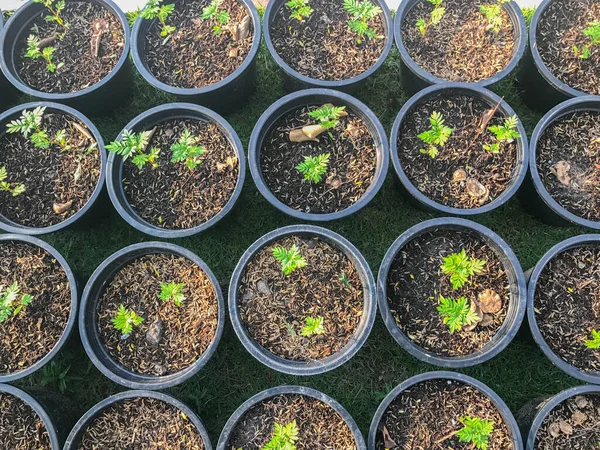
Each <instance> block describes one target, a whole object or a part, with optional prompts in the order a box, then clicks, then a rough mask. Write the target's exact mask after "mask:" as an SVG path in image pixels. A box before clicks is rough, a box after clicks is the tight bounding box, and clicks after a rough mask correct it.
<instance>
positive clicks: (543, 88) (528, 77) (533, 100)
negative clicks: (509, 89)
mask: <svg viewBox="0 0 600 450" xmlns="http://www.w3.org/2000/svg"><path fill="white" fill-rule="evenodd" d="M552 2H553V0H544V1H542V2H541V4H540V5H538V7H537V8H536V11H535V14H534V15H533V18H532V19H531V23H530V24H529V46H528V48H527V51H526V52H525V56H524V57H523V65H522V68H521V70H520V74H519V83H520V87H521V89H520V91H521V92H522V95H523V99H524V100H525V103H527V106H529V107H530V108H533V109H536V110H538V111H548V110H549V109H550V108H552V107H554V106H556V105H558V104H559V103H561V102H564V101H565V100H569V99H571V98H573V97H579V96H582V95H588V94H587V93H586V92H582V91H578V90H577V89H574V88H572V87H571V86H569V85H567V84H565V83H563V82H562V81H560V80H559V79H558V78H557V77H556V76H555V75H554V74H553V73H552V72H550V70H549V69H548V67H546V65H545V64H544V62H543V61H542V57H541V56H540V52H539V50H538V45H537V28H538V24H539V23H540V18H541V16H542V14H544V12H545V11H546V9H547V8H548V7H549V6H550V4H551V3H552Z"/></svg>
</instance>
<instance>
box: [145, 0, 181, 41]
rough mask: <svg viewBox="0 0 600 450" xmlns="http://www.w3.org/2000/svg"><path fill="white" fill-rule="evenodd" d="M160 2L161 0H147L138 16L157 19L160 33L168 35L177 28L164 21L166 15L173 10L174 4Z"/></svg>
mask: <svg viewBox="0 0 600 450" xmlns="http://www.w3.org/2000/svg"><path fill="white" fill-rule="evenodd" d="M161 3H162V0H149V1H148V3H146V6H145V7H144V9H143V10H142V11H141V12H140V17H141V18H142V19H149V20H151V19H158V21H159V22H160V25H161V31H160V35H161V36H168V35H170V34H171V33H173V32H174V31H175V30H176V29H177V28H175V27H174V26H172V25H167V23H166V20H167V17H169V16H170V15H171V14H172V13H173V11H175V4H173V3H171V4H169V5H162V4H161Z"/></svg>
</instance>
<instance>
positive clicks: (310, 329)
mask: <svg viewBox="0 0 600 450" xmlns="http://www.w3.org/2000/svg"><path fill="white" fill-rule="evenodd" d="M323 321H324V319H323V317H320V316H319V317H307V318H306V319H305V323H306V325H305V326H304V328H302V331H301V332H300V334H301V335H302V336H306V337H309V336H313V335H315V334H323V333H325V328H324V327H323Z"/></svg>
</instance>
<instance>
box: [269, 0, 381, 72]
mask: <svg viewBox="0 0 600 450" xmlns="http://www.w3.org/2000/svg"><path fill="white" fill-rule="evenodd" d="M308 4H309V6H310V7H311V8H312V9H313V10H314V12H313V13H312V14H311V15H310V16H309V17H307V18H305V19H304V22H300V21H299V20H298V19H294V18H291V17H290V15H291V13H292V10H291V9H290V8H289V7H288V6H286V5H285V2H284V3H283V4H282V6H281V7H280V8H279V10H278V11H277V12H276V13H275V16H274V18H273V20H272V22H271V39H272V41H273V46H274V47H275V50H276V51H277V54H278V55H279V56H281V58H282V59H283V60H284V61H285V62H286V64H288V65H289V66H290V67H292V68H293V69H294V70H296V71H298V72H300V73H301V74H302V75H305V76H307V77H310V78H313V79H317V80H323V81H340V80H347V79H349V78H354V77H356V76H358V75H360V74H361V73H363V72H366V71H367V70H368V69H370V68H371V67H372V66H373V65H374V64H375V63H377V61H378V60H379V58H380V57H381V55H382V53H383V49H384V47H385V29H384V21H385V19H384V15H383V13H381V14H379V15H378V16H376V17H374V18H373V19H370V20H369V21H368V24H369V27H370V28H372V29H374V30H375V32H376V33H377V37H376V38H373V39H368V38H367V37H366V36H364V37H363V38H360V41H361V42H360V43H358V40H359V38H358V35H357V34H356V33H355V32H354V31H352V30H351V29H350V28H349V27H348V21H350V20H352V16H351V15H350V14H349V13H348V12H347V11H346V10H345V9H344V1H343V0H311V1H310V2H309V3H308Z"/></svg>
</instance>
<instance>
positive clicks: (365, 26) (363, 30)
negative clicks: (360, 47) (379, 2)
mask: <svg viewBox="0 0 600 450" xmlns="http://www.w3.org/2000/svg"><path fill="white" fill-rule="evenodd" d="M344 9H345V10H346V11H347V12H349V13H350V14H351V15H352V20H350V21H348V27H349V28H350V29H351V30H352V31H354V32H355V33H356V34H357V35H358V39H357V40H356V42H357V43H358V44H361V43H362V39H361V37H362V36H367V37H368V38H369V39H373V38H376V37H378V36H377V32H376V31H375V30H374V29H373V28H371V27H369V22H368V21H369V20H370V19H373V18H375V17H377V16H378V15H379V14H381V12H382V11H381V8H380V7H379V6H375V5H374V4H373V3H371V2H370V1H368V0H363V1H360V0H344Z"/></svg>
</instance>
